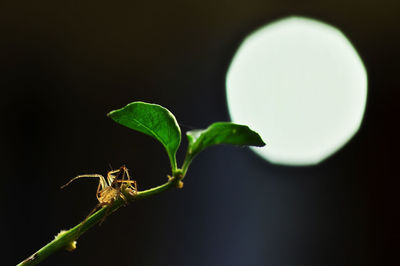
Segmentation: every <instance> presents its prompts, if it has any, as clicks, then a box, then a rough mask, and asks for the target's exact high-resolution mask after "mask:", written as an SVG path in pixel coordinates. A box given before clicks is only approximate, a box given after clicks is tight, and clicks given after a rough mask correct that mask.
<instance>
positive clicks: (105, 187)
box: [61, 165, 137, 224]
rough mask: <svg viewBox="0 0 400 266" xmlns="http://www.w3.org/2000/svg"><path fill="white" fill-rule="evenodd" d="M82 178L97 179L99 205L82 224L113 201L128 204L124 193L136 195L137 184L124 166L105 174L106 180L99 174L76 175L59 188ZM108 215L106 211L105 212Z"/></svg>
mask: <svg viewBox="0 0 400 266" xmlns="http://www.w3.org/2000/svg"><path fill="white" fill-rule="evenodd" d="M83 177H94V178H98V179H99V185H98V186H97V192H96V198H97V200H98V201H99V203H98V204H97V205H96V207H94V209H93V210H92V211H91V212H90V213H89V214H88V216H87V217H86V218H85V220H84V222H85V221H86V220H87V219H88V218H89V216H90V215H92V214H93V213H94V212H95V211H96V210H98V209H99V208H102V207H104V206H109V205H111V204H112V203H113V202H114V201H115V200H117V199H118V198H121V199H123V200H124V201H125V203H127V202H128V200H127V198H126V196H125V195H124V194H123V192H124V191H127V192H128V193H129V194H130V195H131V196H134V195H136V193H137V184H136V181H135V180H131V178H130V176H129V173H128V168H126V166H125V165H123V166H121V167H120V168H119V169H118V170H111V171H109V172H108V173H107V179H105V178H104V176H102V175H99V174H89V175H78V176H76V177H74V178H72V179H71V180H70V181H69V182H68V183H67V184H65V185H63V186H61V188H65V187H66V186H68V185H69V184H71V182H73V181H74V180H77V179H79V178H83ZM107 213H108V210H107ZM107 213H106V215H105V216H104V218H103V220H102V221H101V222H100V224H101V223H102V222H103V221H104V219H105V217H107Z"/></svg>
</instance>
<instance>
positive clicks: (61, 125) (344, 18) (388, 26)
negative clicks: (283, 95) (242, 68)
mask: <svg viewBox="0 0 400 266" xmlns="http://www.w3.org/2000/svg"><path fill="white" fill-rule="evenodd" d="M6 2H9V3H6ZM398 3H399V2H398V1H365V0H364V1H341V0H339V1H338V0H335V1H330V0H329V1H295V0H285V1H282V0H281V1H260V0H247V1H233V0H230V1H216V0H214V1H147V2H145V1H107V2H100V1H90V2H86V1H84V2H82V1H61V2H60V1H22V2H21V1H3V2H2V3H1V4H0V88H1V98H0V107H1V121H0V122H1V131H0V132H1V133H0V134H1V135H0V136H1V138H0V140H1V156H2V158H0V159H1V160H0V162H1V165H0V167H1V180H2V182H1V183H0V192H1V194H0V199H1V205H0V206H1V214H0V215H1V220H0V221H1V224H0V226H1V227H0V228H1V236H2V237H1V239H2V242H3V243H2V246H3V247H2V249H1V261H2V263H1V264H2V265H3V263H4V265H13V264H16V263H17V262H19V261H21V260H22V259H24V258H26V257H27V256H29V255H31V254H32V253H33V252H34V251H36V250H37V249H38V248H40V247H42V246H43V245H44V244H46V243H47V242H48V241H50V240H51V239H52V238H53V236H54V235H55V234H57V232H58V231H59V230H60V229H68V228H70V227H71V226H73V225H75V224H77V223H78V222H80V221H81V220H82V219H83V218H84V217H85V216H86V215H87V214H88V213H89V211H90V210H91V209H92V208H93V207H94V206H95V204H96V199H95V191H96V182H95V181H91V180H82V181H81V182H77V183H76V184H73V185H72V186H70V187H68V189H65V190H60V189H59V187H60V185H62V184H64V183H65V182H67V181H68V180H69V179H70V178H72V177H74V176H76V175H78V174H83V173H101V174H105V173H106V172H107V171H108V170H109V166H108V165H109V163H110V164H111V165H112V166H113V167H114V168H117V167H119V166H120V165H122V164H126V165H127V166H128V167H129V169H130V170H131V173H132V174H133V176H134V177H135V179H136V180H137V182H138V184H139V188H141V189H145V188H149V187H151V186H155V185H158V184H161V183H163V182H165V181H166V180H167V179H166V174H168V173H169V163H168V159H167V156H166V153H165V152H164V151H163V148H162V146H161V145H159V144H158V143H157V142H156V141H155V140H153V139H151V138H150V137H147V136H145V135H142V134H140V133H135V132H133V131H131V130H129V129H127V128H124V127H122V126H120V125H117V124H115V123H114V122H113V121H111V119H109V118H107V117H106V116H105V114H106V113H107V112H109V111H110V110H113V109H117V108H120V107H122V106H124V105H125V104H127V103H129V102H132V101H136V100H142V101H147V102H154V103H158V104H161V105H163V106H165V107H167V108H168V109H170V110H171V111H172V112H173V113H174V114H175V116H176V117H177V120H178V121H179V122H180V123H182V124H183V125H182V129H183V130H184V131H185V130H188V129H191V128H202V127H206V126H207V125H208V124H210V123H212V122H214V121H228V120H229V116H228V110H227V104H226V101H225V87H224V82H225V74H226V70H227V67H228V65H229V62H230V60H231V58H232V56H233V54H234V52H235V50H236V49H237V47H238V45H239V44H240V42H241V40H242V39H243V38H244V37H245V36H246V35H247V34H249V33H250V32H251V31H253V30H254V29H256V28H257V27H259V26H261V25H264V24H265V23H267V22H270V21H273V20H275V19H278V18H281V17H284V16H288V15H293V14H295V15H304V16H309V17H313V18H316V19H320V20H322V21H325V22H327V23H330V24H332V25H335V26H337V27H339V28H340V29H341V30H342V31H343V32H344V33H345V34H346V35H347V36H348V37H349V39H350V40H351V42H352V43H353V44H354V46H355V47H356V49H357V50H358V51H359V53H360V56H361V57H362V59H363V60H364V63H365V65H366V68H367V72H368V74H369V77H368V79H369V91H368V102H367V109H366V114H365V118H364V121H363V124H362V127H361V129H360V131H359V133H358V134H357V135H356V136H355V137H354V138H353V139H352V141H351V142H350V143H349V144H348V145H346V146H345V147H344V148H343V149H342V150H340V151H339V152H338V153H337V154H335V155H334V156H333V157H331V158H329V159H328V160H326V161H324V162H323V163H321V164H319V165H317V166H314V167H283V166H275V165H271V164H269V163H267V162H265V161H263V160H262V159H261V158H259V157H258V156H256V155H255V154H253V153H252V152H251V151H250V150H248V149H240V148H231V147H215V148H212V149H209V150H207V151H206V152H204V153H202V154H201V155H200V156H199V157H198V158H197V159H196V160H195V161H194V163H193V164H192V167H191V168H190V170H189V173H188V176H187V179H185V187H184V189H183V190H179V191H169V192H167V193H164V194H162V195H159V196H156V197H153V198H151V199H148V200H143V201H140V202H136V203H133V204H131V205H130V206H128V207H127V208H122V209H120V210H119V211H118V212H117V213H114V214H113V215H111V216H110V217H108V219H107V220H106V221H105V222H104V224H103V225H102V226H100V227H95V228H94V229H92V230H90V231H89V232H87V233H86V234H85V235H83V237H82V238H81V239H79V240H78V248H77V250H76V251H74V252H73V253H68V252H66V251H62V252H59V253H57V254H55V255H53V256H51V257H50V258H49V259H47V260H46V261H45V262H44V263H43V265H174V266H179V265H268V266H284V265H285V266H291V265H293V266H300V265H307V266H310V265H352V266H354V265H400V259H399V256H398V255H399V248H400V245H399V241H400V229H399V223H400V217H399V203H400V201H399V197H398V195H399V193H398V191H399V185H400V182H399V179H398V177H399V176H398V171H397V169H398V166H397V164H398V162H397V160H396V159H397V158H396V157H398V155H397V154H394V152H393V150H394V145H395V143H396V138H397V131H395V130H394V128H395V125H396V124H397V123H398V121H399V119H398V108H397V107H396V106H395V101H396V102H397V101H398V98H396V97H395V95H394V92H395V91H396V90H398V86H399V85H398V84H399V77H398V76H399V62H398V60H399V59H400V57H399V47H400V41H399V34H400V30H399V26H400V20H399V12H400V4H398ZM184 143H185V141H184ZM185 145H186V144H185ZM183 152H184V149H181V150H180V152H179V154H178V161H180V162H181V161H182V158H183Z"/></svg>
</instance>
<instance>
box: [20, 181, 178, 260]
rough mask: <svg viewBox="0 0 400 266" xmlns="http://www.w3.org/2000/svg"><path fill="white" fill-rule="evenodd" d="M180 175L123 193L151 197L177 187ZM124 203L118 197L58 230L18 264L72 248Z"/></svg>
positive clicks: (128, 197)
mask: <svg viewBox="0 0 400 266" xmlns="http://www.w3.org/2000/svg"><path fill="white" fill-rule="evenodd" d="M180 179H181V177H179V176H174V177H172V178H171V179H170V180H169V181H168V182H167V183H164V184H162V185H160V186H158V187H154V188H151V189H148V190H143V191H138V192H137V193H136V194H135V195H134V196H132V195H130V194H129V193H126V192H125V193H124V195H125V197H126V198H127V200H128V201H129V202H130V201H134V200H138V199H144V198H148V197H151V196H153V195H156V194H159V193H161V192H163V191H166V190H168V189H170V188H173V187H177V184H178V182H179V181H180ZM124 204H125V201H124V200H122V199H121V198H120V197H119V198H118V199H117V200H115V201H114V202H113V203H112V204H111V205H109V206H106V207H103V208H101V209H100V210H98V211H97V212H95V213H94V214H92V215H91V216H89V217H88V218H87V219H86V220H85V221H83V222H81V223H80V224H78V225H76V226H75V227H73V228H71V229H69V230H67V231H62V232H60V233H59V234H58V235H57V236H56V237H55V239H54V240H53V241H51V242H49V243H48V244H47V245H45V246H44V247H42V248H41V249H39V250H38V251H36V252H35V253H34V254H33V255H32V256H30V257H29V258H27V259H25V260H24V261H22V262H21V263H20V264H18V265H36V264H38V263H40V262H41V261H43V260H44V259H45V258H47V257H48V256H50V255H51V254H53V253H54V252H56V251H58V250H60V249H67V250H73V249H75V241H76V240H77V239H78V238H79V237H80V236H81V235H82V234H84V233H85V232H86V231H87V230H89V229H90V228H92V227H93V226H94V225H96V224H97V223H99V222H101V221H103V219H104V218H105V217H106V216H107V215H108V214H111V213H112V212H114V211H116V210H117V209H119V208H120V207H121V206H123V205H124Z"/></svg>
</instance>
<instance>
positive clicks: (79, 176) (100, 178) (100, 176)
mask: <svg viewBox="0 0 400 266" xmlns="http://www.w3.org/2000/svg"><path fill="white" fill-rule="evenodd" d="M82 177H97V178H99V180H100V183H99V185H100V186H101V187H102V188H105V187H107V183H106V180H105V179H104V176H102V175H98V174H94V175H78V176H76V177H74V178H72V179H71V180H70V181H69V182H68V183H67V184H65V185H63V186H61V188H62V189H63V188H65V187H66V186H68V185H69V184H71V182H72V181H74V180H76V179H79V178H82Z"/></svg>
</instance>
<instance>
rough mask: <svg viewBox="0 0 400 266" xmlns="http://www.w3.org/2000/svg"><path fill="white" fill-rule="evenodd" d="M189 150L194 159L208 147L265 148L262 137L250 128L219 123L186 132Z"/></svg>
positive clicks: (189, 154)
mask: <svg viewBox="0 0 400 266" xmlns="http://www.w3.org/2000/svg"><path fill="white" fill-rule="evenodd" d="M186 135H187V138H188V141H189V148H188V156H189V157H190V160H191V159H193V157H194V156H196V155H197V154H198V153H199V152H201V151H202V150H204V149H205V148H207V147H210V146H213V145H217V144H231V145H240V146H258V147H261V146H264V145H265V143H264V141H263V140H262V139H261V137H260V135H258V134H257V133H256V132H254V131H253V130H251V129H250V128H249V127H248V126H244V125H238V124H234V123H230V122H217V123H214V124H211V125H210V126H209V127H208V128H207V129H205V130H191V131H188V132H186Z"/></svg>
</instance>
